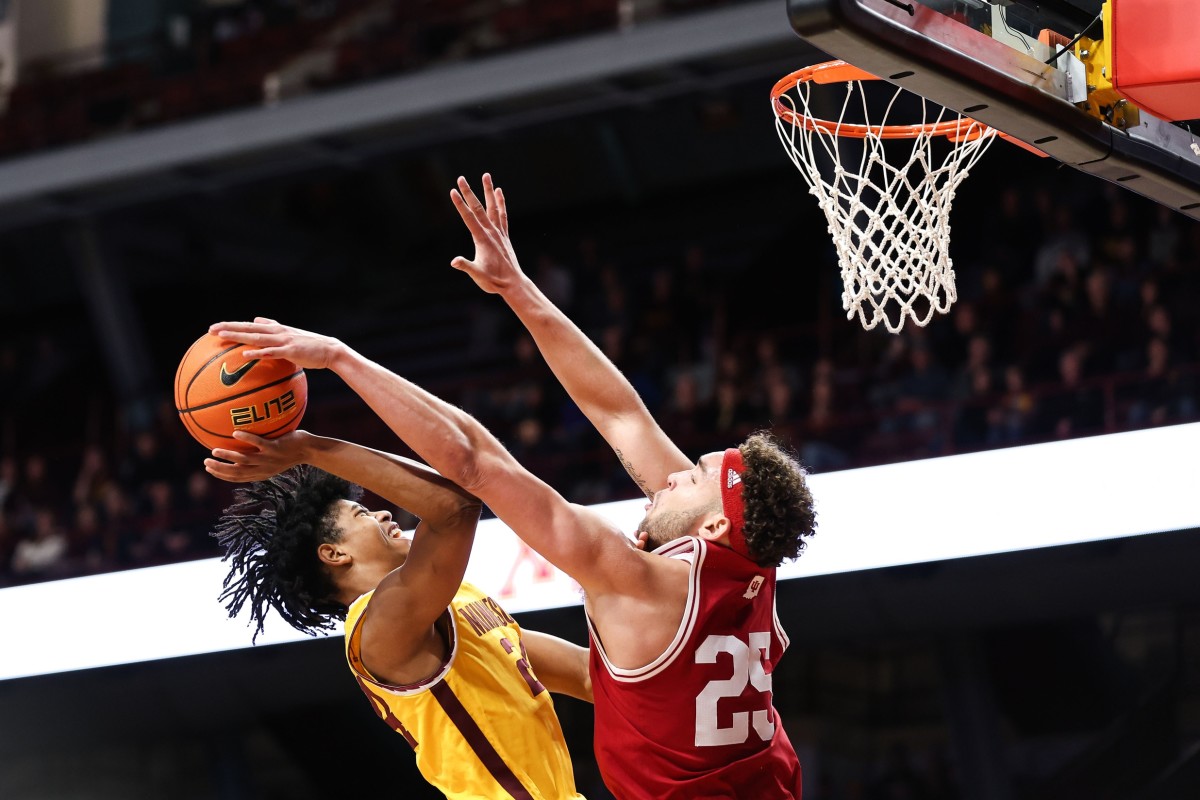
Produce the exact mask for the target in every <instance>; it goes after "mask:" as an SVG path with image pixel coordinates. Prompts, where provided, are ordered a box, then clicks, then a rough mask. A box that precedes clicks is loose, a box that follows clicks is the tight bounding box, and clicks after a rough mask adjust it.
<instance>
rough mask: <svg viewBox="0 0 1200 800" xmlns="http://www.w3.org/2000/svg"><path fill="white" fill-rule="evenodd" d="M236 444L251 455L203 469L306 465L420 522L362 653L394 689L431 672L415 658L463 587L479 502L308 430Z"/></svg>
mask: <svg viewBox="0 0 1200 800" xmlns="http://www.w3.org/2000/svg"><path fill="white" fill-rule="evenodd" d="M234 438H236V439H238V440H239V441H241V442H243V443H244V444H245V445H247V446H248V447H249V448H251V449H249V450H248V451H247V452H241V451H236V450H225V449H220V448H218V449H216V450H213V456H214V457H213V458H209V459H205V462H204V465H205V469H207V470H208V472H209V473H211V474H212V475H214V476H215V477H218V478H221V479H222V480H228V481H235V482H245V481H254V480H262V479H264V478H268V477H270V476H272V475H275V474H277V473H279V472H282V471H283V470H286V469H289V468H290V467H293V466H295V465H297V464H311V465H312V466H314V467H318V468H320V469H323V470H325V471H326V472H330V473H333V474H334V475H338V476H339V477H342V478H345V479H346V480H348V481H352V482H354V483H357V484H359V485H361V486H363V487H364V488H366V489H368V490H370V491H372V492H374V493H375V494H376V495H378V496H379V497H382V498H385V499H387V500H389V501H390V502H392V503H394V504H395V505H397V506H400V507H402V508H405V509H407V510H408V511H410V512H412V513H413V514H415V515H416V516H417V517H419V518H420V523H419V524H418V525H417V529H416V531H415V532H414V535H413V541H412V545H411V548H410V550H409V553H408V558H407V560H406V561H405V563H404V566H402V567H400V568H399V569H396V570H393V571H392V572H391V573H389V574H388V576H387V577H386V578H384V579H383V580H382V581H381V582H380V583H379V585H378V587H377V588H376V590H375V594H374V595H373V596H372V598H371V604H370V608H369V610H368V612H367V614H366V616H365V617H364V618H363V640H362V653H363V659H364V661H365V662H366V664H367V668H368V669H370V670H371V672H372V674H374V675H375V676H376V677H379V678H382V679H385V680H389V681H392V682H411V681H413V680H419V679H421V678H422V677H424V673H425V672H426V671H428V665H426V666H421V664H419V663H417V662H416V661H415V660H414V659H415V656H416V655H417V654H419V653H422V652H425V651H426V650H427V649H428V648H427V647H425V645H426V644H427V641H426V640H427V639H428V637H429V636H430V635H431V634H432V631H433V624H434V622H435V621H436V620H437V618H438V617H439V616H440V615H441V614H442V613H443V612H444V611H445V610H446V607H447V606H449V605H450V601H451V600H453V598H454V594H455V593H456V592H457V591H458V588H459V585H460V584H461V583H462V579H463V576H464V574H465V572H466V568H467V562H468V560H469V559H470V554H471V547H472V544H473V542H474V537H475V528H476V526H477V524H478V521H479V514H480V510H481V505H480V502H479V500H477V499H476V498H475V497H473V496H471V495H470V494H468V493H467V492H464V491H463V490H462V489H461V488H459V487H458V486H457V485H456V484H454V483H453V482H451V481H449V480H447V479H446V478H444V477H442V476H441V475H439V474H438V473H437V472H435V471H434V470H433V469H431V468H429V467H428V466H426V465H424V464H421V463H419V462H417V461H413V460H412V459H407V458H403V457H402V456H397V455H393V454H391V453H385V452H383V451H380V450H373V449H371V448H368V447H363V446H361V445H357V444H354V443H352V442H347V441H343V440H341V439H333V438H328V437H323V436H315V435H313V434H311V433H308V432H307V431H293V432H291V433H287V434H284V435H283V436H280V437H277V438H275V439H265V438H263V437H260V436H255V435H254V434H249V433H245V432H241V431H239V432H237V433H235V434H234ZM361 513H364V514H365V513H367V512H366V511H365V510H364V511H362V512H361ZM390 524H392V523H391V519H390V516H385V517H384V518H383V519H382V520H381V535H384V536H396V535H398V533H399V532H398V531H395V530H388V526H389V525H390ZM427 660H428V659H427ZM434 666H436V664H434ZM414 669H415V670H416V672H413V671H412V670H414Z"/></svg>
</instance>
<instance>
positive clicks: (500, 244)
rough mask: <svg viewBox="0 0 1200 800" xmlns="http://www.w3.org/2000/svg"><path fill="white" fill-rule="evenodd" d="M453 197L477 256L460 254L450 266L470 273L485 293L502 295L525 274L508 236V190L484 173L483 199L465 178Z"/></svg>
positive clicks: (460, 178) (451, 198) (460, 182)
mask: <svg viewBox="0 0 1200 800" xmlns="http://www.w3.org/2000/svg"><path fill="white" fill-rule="evenodd" d="M450 200H451V202H453V203H454V207H455V208H456V209H457V210H458V215H459V216H460V217H462V220H463V222H464V223H466V226H467V230H469V231H470V232H471V239H472V240H473V241H474V243H475V257H474V258H473V259H467V258H464V257H462V256H458V257H456V258H454V259H453V260H452V261H451V262H450V266H452V267H454V268H455V269H457V270H460V271H462V272H465V273H467V274H468V275H470V276H471V278H472V279H473V280H474V281H475V283H476V285H478V286H479V288H480V289H483V290H484V291H485V292H488V293H489V294H502V293H503V292H504V290H505V289H507V288H509V287H510V286H512V285H514V284H515V283H517V282H518V281H520V280H521V279H522V277H523V273H522V272H521V266H520V263H519V262H518V261H517V254H516V252H515V251H514V250H513V246H512V240H511V239H510V238H509V235H508V206H507V204H506V203H505V199H504V192H502V191H501V190H500V189H499V188H498V187H497V186H495V184H494V183H493V182H492V176H491V175H490V174H488V173H484V176H483V199H482V200H480V199H479V197H477V196H476V194H475V192H474V191H473V190H472V189H471V184H470V183H468V182H467V179H466V178H463V177H459V179H458V188H456V189H451V190H450Z"/></svg>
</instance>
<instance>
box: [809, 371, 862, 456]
mask: <svg viewBox="0 0 1200 800" xmlns="http://www.w3.org/2000/svg"><path fill="white" fill-rule="evenodd" d="M802 430H803V436H802V440H801V442H800V443H799V453H800V459H801V461H803V462H804V464H805V466H807V467H809V468H810V469H812V470H813V471H814V472H830V471H833V470H839V469H842V468H844V467H845V466H847V464H849V462H850V456H849V454H848V453H847V451H846V450H845V449H843V447H842V443H841V439H842V436H843V431H842V430H841V429H840V428H839V425H838V408H837V403H836V397H835V394H834V383H833V378H832V376H831V375H830V374H829V373H827V372H824V371H822V370H820V369H818V370H815V371H814V374H813V382H812V388H811V389H810V390H809V406H808V413H807V415H806V416H805V418H804V426H803V429H802Z"/></svg>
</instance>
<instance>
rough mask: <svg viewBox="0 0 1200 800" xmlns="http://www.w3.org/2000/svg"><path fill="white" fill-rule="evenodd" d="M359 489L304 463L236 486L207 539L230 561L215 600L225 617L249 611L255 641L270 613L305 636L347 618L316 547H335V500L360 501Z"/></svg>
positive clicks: (336, 534) (339, 532) (331, 627)
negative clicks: (227, 505)
mask: <svg viewBox="0 0 1200 800" xmlns="http://www.w3.org/2000/svg"><path fill="white" fill-rule="evenodd" d="M362 495H363V489H362V487H361V486H359V485H357V484H354V483H351V482H350V481H347V480H345V479H343V478H339V477H337V476H336V475H331V474H330V473H328V472H325V471H324V470H320V469H317V468H316V467H311V466H308V465H300V466H296V467H292V468H291V469H289V470H287V471H285V472H281V473H279V474H278V475H275V476H273V477H271V478H269V479H267V480H263V481H257V482H255V483H252V484H248V485H246V486H240V487H238V489H237V490H236V491H235V492H234V496H233V503H232V504H231V505H230V506H229V507H228V508H226V509H225V511H224V512H223V513H222V515H221V518H220V520H219V521H218V522H217V526H216V528H215V529H214V530H213V531H212V533H211V534H210V535H211V536H213V537H214V538H216V540H217V541H218V542H219V543H220V545H221V547H222V548H223V549H224V550H225V554H224V555H223V556H222V557H221V560H222V561H228V562H229V563H230V569H229V574H228V575H226V576H225V582H224V584H223V591H222V592H221V595H220V598H219V599H220V601H221V602H222V603H224V604H225V608H226V610H227V611H228V612H229V616H230V618H233V617H235V616H237V615H238V614H239V613H241V610H242V608H243V607H246V606H249V608H250V617H251V619H252V621H253V622H254V624H255V626H256V627H255V631H254V637H253V639H252V641H255V640H257V639H258V635H259V634H260V633H262V631H263V624H264V623H265V622H266V615H267V611H268V610H269V609H270V608H274V609H275V611H276V612H278V614H279V615H280V616H281V617H283V618H284V620H286V621H287V623H288V624H289V625H291V626H292V627H293V628H295V629H296V630H298V631H301V632H303V633H307V634H308V635H310V636H317V635H319V633H320V632H321V631H327V630H331V629H333V627H334V620H335V619H338V620H344V619H345V618H346V611H347V609H346V606H345V605H344V604H343V603H341V602H338V601H337V600H335V599H332V596H333V593H334V586H333V582H332V580H330V578H329V574H328V573H327V572H326V571H325V568H324V566H323V565H322V564H321V562H320V560H319V559H318V558H317V547H318V546H320V545H321V544H323V543H326V542H336V541H338V540H339V539H340V538H341V536H342V533H341V531H340V530H339V529H338V528H337V525H336V518H337V502H338V501H339V500H351V501H357V500H359V499H360V498H361V497H362Z"/></svg>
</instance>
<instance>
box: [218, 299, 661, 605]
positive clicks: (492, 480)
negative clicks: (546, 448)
mask: <svg viewBox="0 0 1200 800" xmlns="http://www.w3.org/2000/svg"><path fill="white" fill-rule="evenodd" d="M210 330H211V331H212V332H213V333H215V334H217V335H220V336H222V337H223V338H225V339H227V340H229V341H232V342H241V343H243V344H247V345H250V346H249V347H247V348H246V349H245V351H244V352H243V354H244V356H245V357H246V358H286V359H288V360H290V361H292V362H293V363H295V364H297V365H298V366H300V367H303V368H305V369H320V368H329V369H331V370H333V371H334V372H335V373H337V374H338V375H339V376H340V377H341V378H342V380H343V381H345V382H346V384H347V385H348V386H349V387H350V388H351V389H353V390H354V391H355V392H356V393H357V394H358V395H359V396H360V397H361V398H362V399H363V400H364V401H365V402H366V403H367V405H368V406H370V407H371V409H372V410H373V411H374V412H375V413H376V414H377V415H378V416H379V418H380V419H381V420H383V422H385V423H386V424H387V425H388V427H390V428H391V429H392V430H393V431H394V432H395V433H396V435H397V436H399V437H400V438H401V439H402V440H404V442H405V443H407V444H408V446H409V447H411V448H412V449H413V451H415V452H416V453H417V455H418V456H419V457H420V458H422V459H423V460H424V461H425V462H427V463H428V464H429V465H430V466H431V467H432V468H434V469H435V470H437V471H438V472H439V473H440V474H441V475H444V476H445V477H446V478H447V479H449V480H451V481H453V482H454V483H456V484H458V485H459V486H461V487H462V488H463V489H464V490H465V491H467V492H469V493H470V494H471V495H473V496H475V497H478V498H479V499H480V500H481V501H482V502H483V503H485V504H486V505H487V506H488V507H489V508H490V509H491V510H492V511H493V512H494V513H495V514H496V516H498V517H499V518H500V519H501V520H503V521H504V522H505V523H506V524H507V525H508V527H509V528H511V529H512V531H513V532H514V533H516V535H517V536H519V537H521V538H522V539H523V540H524V541H525V542H526V543H528V544H529V545H530V546H531V547H533V548H534V549H535V550H537V551H538V552H539V553H540V554H541V555H542V556H543V557H545V558H546V559H547V560H549V561H550V562H551V563H553V564H554V565H555V566H557V567H558V568H559V569H561V570H562V571H563V572H565V573H567V574H568V575H570V576H571V577H572V578H574V579H575V580H576V581H577V582H578V583H579V584H580V585H581V586H582V587H583V588H584V590H585V591H587V592H589V593H590V594H593V595H599V594H605V593H608V592H619V593H622V594H629V593H630V587H634V588H638V587H644V591H646V592H653V591H654V583H653V581H652V580H650V579H649V578H645V577H644V576H642V572H643V571H644V570H645V569H646V563H647V562H648V560H649V559H650V557H649V556H648V555H646V554H644V553H642V552H640V551H639V550H638V549H637V548H636V547H635V546H634V544H633V543H632V542H631V541H630V539H629V537H628V536H626V535H625V534H624V533H623V532H622V531H621V530H620V529H619V528H617V527H616V526H615V524H614V523H612V522H611V521H610V520H608V519H607V518H606V517H603V516H602V515H600V514H598V513H596V512H595V511H592V510H591V509H588V508H585V507H582V506H579V505H576V504H574V503H569V502H567V501H566V499H565V498H563V497H562V495H560V494H559V493H558V492H557V491H555V490H554V489H553V488H552V487H550V486H549V485H547V484H546V483H545V482H544V481H542V480H541V479H540V478H538V477H537V476H536V475H534V474H533V473H531V472H529V470H527V469H525V468H524V467H523V466H522V465H521V464H520V463H519V462H518V461H517V460H516V459H515V458H513V456H512V454H511V453H509V451H508V450H507V448H505V447H504V445H503V444H502V443H501V442H500V441H499V440H498V439H496V437H495V436H493V435H492V433H491V432H490V431H488V430H487V429H486V428H485V427H484V426H483V425H482V424H480V423H479V421H478V420H476V419H475V418H474V417H472V416H470V415H469V414H467V413H466V412H464V411H463V410H462V409H460V408H457V407H455V406H452V405H450V404H449V403H447V402H445V401H444V400H442V399H440V398H438V397H436V396H434V395H433V394H431V393H429V392H427V391H426V390H424V389H422V388H421V387H419V386H417V385H416V384H414V383H412V382H411V381H408V380H406V379H405V378H403V377H401V376H399V375H397V374H395V373H394V372H391V371H390V370H388V369H387V368H385V367H383V366H381V365H380V364H377V363H375V362H373V361H371V360H369V359H367V358H365V357H363V356H362V355H360V354H359V353H357V352H356V351H354V350H353V349H351V348H349V347H347V346H346V345H345V344H343V343H342V342H341V341H339V340H337V339H334V338H331V337H328V336H322V335H320V334H315V333H310V332H308V331H303V330H300V329H298V328H292V327H289V326H286V325H281V324H279V323H278V322H275V321H274V320H269V319H266V318H262V317H259V318H257V319H256V320H255V321H254V322H222V323H217V324H214V325H213V326H211V328H210ZM635 593H636V592H635Z"/></svg>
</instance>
